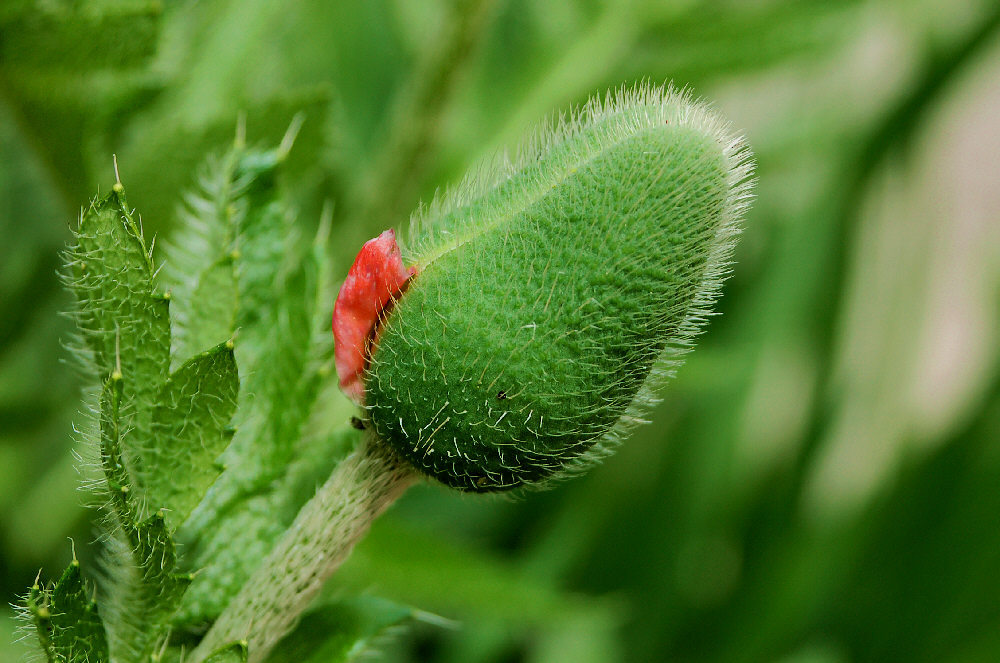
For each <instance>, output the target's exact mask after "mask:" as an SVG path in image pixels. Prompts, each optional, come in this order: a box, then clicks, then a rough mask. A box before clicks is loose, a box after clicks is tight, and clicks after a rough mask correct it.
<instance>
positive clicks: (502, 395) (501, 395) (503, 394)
mask: <svg viewBox="0 0 1000 663" xmlns="http://www.w3.org/2000/svg"><path fill="white" fill-rule="evenodd" d="M497 399H498V400H501V401H505V400H507V392H506V391H504V390H503V389H501V390H500V391H498V392H497Z"/></svg>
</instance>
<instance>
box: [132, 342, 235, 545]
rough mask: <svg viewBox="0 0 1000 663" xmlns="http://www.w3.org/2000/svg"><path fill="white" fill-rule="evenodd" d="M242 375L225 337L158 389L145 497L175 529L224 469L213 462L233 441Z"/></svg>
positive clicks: (231, 344) (229, 343)
mask: <svg viewBox="0 0 1000 663" xmlns="http://www.w3.org/2000/svg"><path fill="white" fill-rule="evenodd" d="M239 386H240V384H239V376H238V374H237V370H236V358H235V356H234V355H233V343H232V342H230V341H227V342H225V343H222V344H220V345H218V346H216V347H215V348H213V349H211V350H209V351H207V352H203V353H202V354H200V355H198V356H196V357H194V358H192V359H191V360H189V361H188V362H187V363H185V364H184V365H183V366H181V367H180V369H178V370H177V371H176V372H175V373H173V375H171V376H170V379H169V380H168V381H167V382H166V384H164V385H163V388H162V389H161V390H160V395H159V398H158V399H157V400H158V402H157V405H156V408H155V410H154V411H153V424H152V426H153V434H154V436H155V437H154V439H155V440H156V441H157V442H158V443H157V444H154V445H153V446H152V447H151V448H150V449H149V451H148V456H147V458H146V460H147V461H148V465H149V466H150V467H155V468H156V470H157V471H156V472H155V473H151V474H150V476H149V484H148V485H147V486H146V491H147V499H149V500H151V501H152V502H153V504H155V505H157V506H158V507H160V508H162V509H163V510H164V511H165V513H166V519H167V525H168V526H169V527H170V529H171V530H173V529H176V528H177V526H178V525H180V524H181V523H182V522H184V520H185V519H186V518H187V516H188V515H189V514H190V513H191V510H192V509H194V507H195V506H196V505H197V504H198V502H200V501H201V499H202V497H204V496H205V493H206V492H207V491H208V487H209V486H211V485H212V482H213V481H215V479H216V477H218V476H219V473H220V472H221V468H220V467H219V466H218V465H217V464H216V463H215V461H216V459H217V458H218V457H219V454H221V453H222V451H223V450H224V449H225V448H226V446H227V445H228V444H229V441H230V440H231V439H232V434H231V430H232V429H230V428H229V422H230V420H231V419H232V417H233V413H234V412H235V411H236V395H237V393H238V391H239Z"/></svg>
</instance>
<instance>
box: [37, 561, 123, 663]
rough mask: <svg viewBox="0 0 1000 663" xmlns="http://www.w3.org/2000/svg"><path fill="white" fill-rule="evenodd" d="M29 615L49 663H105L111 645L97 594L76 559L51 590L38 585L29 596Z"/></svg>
mask: <svg viewBox="0 0 1000 663" xmlns="http://www.w3.org/2000/svg"><path fill="white" fill-rule="evenodd" d="M26 606H27V612H28V615H29V616H30V619H31V622H32V624H33V626H34V629H35V633H36V634H37V636H38V643H39V645H40V646H41V648H42V651H43V652H44V653H45V656H46V658H47V659H48V661H49V663H103V662H104V661H107V660H108V641H107V637H106V635H105V631H104V623H103V622H102V621H101V617H100V615H99V614H98V610H97V602H96V601H95V600H94V593H93V590H92V589H90V588H88V587H87V585H86V583H85V582H84V580H83V576H82V575H81V574H80V562H78V561H77V560H76V559H74V560H73V561H72V562H71V563H70V565H69V566H68V567H67V568H66V570H65V571H63V574H62V577H60V578H59V581H58V582H56V583H55V586H53V587H50V588H42V587H41V586H40V585H39V584H38V583H37V582H36V583H35V584H34V585H33V586H32V587H31V589H30V590H29V592H28V597H27V601H26Z"/></svg>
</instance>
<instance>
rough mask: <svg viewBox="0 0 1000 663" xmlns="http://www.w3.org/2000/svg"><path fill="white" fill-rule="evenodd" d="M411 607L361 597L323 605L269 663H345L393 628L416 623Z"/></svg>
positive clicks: (303, 621) (304, 621)
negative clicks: (410, 622)
mask: <svg viewBox="0 0 1000 663" xmlns="http://www.w3.org/2000/svg"><path fill="white" fill-rule="evenodd" d="M416 615H417V612H416V611H415V610H414V609H413V608H410V607H408V606H404V605H401V604H399V603H394V602H392V601H389V600H386V599H382V598H378V597H374V596H359V597H356V598H351V599H344V600H341V601H337V602H334V603H331V604H327V605H323V606H321V607H319V608H317V609H316V610H314V611H312V612H310V613H309V614H307V615H306V616H305V617H303V618H302V621H301V622H299V625H298V626H297V627H296V628H295V630H294V631H292V632H291V633H289V634H288V635H287V636H286V637H285V639H284V640H282V641H281V642H280V643H278V646H277V647H275V648H274V650H273V651H272V653H271V655H270V656H269V657H268V659H267V660H268V663H342V662H345V661H350V660H353V659H354V657H355V656H357V655H359V654H361V653H362V652H363V651H365V650H366V649H368V648H369V647H370V646H371V643H372V641H373V640H376V639H378V638H380V637H384V636H385V635H386V633H387V632H388V631H389V630H390V629H392V628H393V627H396V626H399V625H400V624H403V623H404V622H406V621H408V620H411V619H413V618H414V617H415V616H416Z"/></svg>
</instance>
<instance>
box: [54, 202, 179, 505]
mask: <svg viewBox="0 0 1000 663" xmlns="http://www.w3.org/2000/svg"><path fill="white" fill-rule="evenodd" d="M67 257H68V259H69V261H68V262H69V274H68V275H67V280H68V283H69V287H70V290H71V291H72V292H73V294H74V295H75V296H76V300H77V310H76V320H77V324H78V327H79V331H80V335H81V337H82V342H83V348H82V350H83V351H84V354H85V356H87V357H88V358H89V362H88V363H89V364H90V368H91V369H92V371H93V372H94V373H96V375H97V376H98V377H99V378H100V379H102V380H104V379H106V378H107V377H108V376H109V375H112V374H116V375H119V376H122V377H124V381H122V380H117V381H116V384H117V389H118V390H120V391H121V393H122V397H123V398H125V400H126V402H127V403H128V404H129V410H128V412H129V416H128V417H127V418H128V422H127V424H128V427H129V428H131V429H133V431H132V433H131V434H130V435H129V437H128V440H124V439H123V440H120V441H119V442H120V443H121V454H122V456H123V459H122V462H123V465H124V467H125V468H127V473H128V476H129V477H131V478H132V479H133V482H134V484H135V485H132V483H133V482H124V481H122V482H121V484H122V485H132V487H133V488H140V489H141V488H142V487H144V486H145V485H146V484H147V483H148V478H149V476H150V473H151V471H152V470H151V468H149V467H148V464H146V463H145V462H144V460H145V459H144V458H143V455H144V453H143V450H146V449H149V448H150V447H151V446H152V443H151V441H152V440H153V436H152V427H151V419H152V411H153V407H154V404H155V403H156V399H157V397H158V392H159V389H160V385H161V384H162V383H163V381H164V380H165V379H166V377H167V371H168V369H169V364H170V320H169V311H168V306H169V304H168V302H169V300H168V298H166V297H164V296H163V295H160V294H158V293H156V291H155V288H154V280H153V279H154V273H155V269H154V267H153V261H152V257H151V251H150V249H149V248H148V247H147V246H146V243H145V241H144V239H143V237H142V231H141V229H140V227H139V224H138V222H137V221H136V220H135V219H134V218H133V216H132V212H131V211H130V210H129V208H128V206H127V203H126V200H125V194H124V190H123V189H122V187H121V185H120V184H116V185H115V188H114V190H113V191H112V192H111V193H110V194H108V195H107V196H105V197H104V198H101V199H99V200H97V201H95V202H94V203H92V204H91V205H90V207H89V208H88V209H87V210H86V211H85V212H84V214H83V215H82V217H81V219H80V224H79V228H78V229H77V232H76V246H74V247H73V248H72V249H71V250H70V251H69V252H68V255H67ZM123 385H124V386H123Z"/></svg>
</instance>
